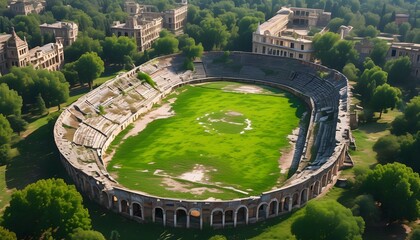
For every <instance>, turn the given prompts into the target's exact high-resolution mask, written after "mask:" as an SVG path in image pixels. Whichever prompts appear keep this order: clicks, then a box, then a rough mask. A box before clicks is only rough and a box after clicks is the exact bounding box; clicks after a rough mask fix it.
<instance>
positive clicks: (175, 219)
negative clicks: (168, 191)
mask: <svg viewBox="0 0 420 240" xmlns="http://www.w3.org/2000/svg"><path fill="white" fill-rule="evenodd" d="M174 227H176V210H175V212H174Z"/></svg>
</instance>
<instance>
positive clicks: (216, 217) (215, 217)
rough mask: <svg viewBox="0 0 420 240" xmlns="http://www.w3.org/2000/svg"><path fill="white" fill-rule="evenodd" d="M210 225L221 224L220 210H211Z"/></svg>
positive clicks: (221, 213) (221, 214)
mask: <svg viewBox="0 0 420 240" xmlns="http://www.w3.org/2000/svg"><path fill="white" fill-rule="evenodd" d="M211 224H212V225H218V224H220V225H222V224H223V212H222V210H215V211H213V222H212V223H211Z"/></svg>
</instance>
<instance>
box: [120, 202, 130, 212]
mask: <svg viewBox="0 0 420 240" xmlns="http://www.w3.org/2000/svg"><path fill="white" fill-rule="evenodd" d="M129 206H130V205H129V204H128V201H127V200H125V199H122V200H121V201H120V212H122V213H126V214H130V207H129Z"/></svg>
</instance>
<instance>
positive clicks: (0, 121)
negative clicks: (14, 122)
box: [0, 114, 13, 164]
mask: <svg viewBox="0 0 420 240" xmlns="http://www.w3.org/2000/svg"><path fill="white" fill-rule="evenodd" d="M12 133H13V130H12V128H11V127H10V124H9V122H8V121H7V119H6V117H4V116H3V114H0V164H4V163H7V162H8V160H9V153H10V141H11V139H12Z"/></svg>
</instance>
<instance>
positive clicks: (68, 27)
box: [39, 22, 79, 47]
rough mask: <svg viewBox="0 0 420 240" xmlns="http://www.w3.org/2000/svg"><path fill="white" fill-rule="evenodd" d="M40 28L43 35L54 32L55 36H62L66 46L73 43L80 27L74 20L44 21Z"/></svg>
mask: <svg viewBox="0 0 420 240" xmlns="http://www.w3.org/2000/svg"><path fill="white" fill-rule="evenodd" d="M39 28H40V29H41V34H42V35H44V34H52V35H53V36H54V37H56V38H60V39H61V41H62V43H63V46H64V47H67V46H70V45H72V44H73V43H74V42H75V41H76V40H77V35H78V34H79V28H78V26H77V24H76V23H74V22H56V23H53V24H48V23H44V24H41V25H40V26H39Z"/></svg>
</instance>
